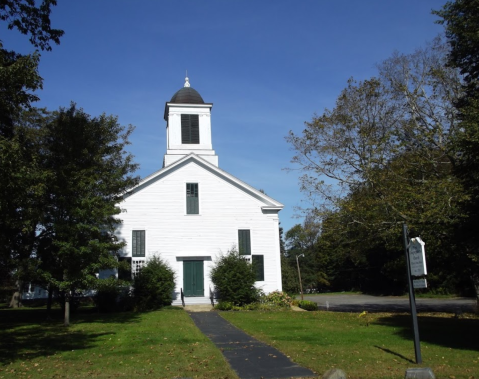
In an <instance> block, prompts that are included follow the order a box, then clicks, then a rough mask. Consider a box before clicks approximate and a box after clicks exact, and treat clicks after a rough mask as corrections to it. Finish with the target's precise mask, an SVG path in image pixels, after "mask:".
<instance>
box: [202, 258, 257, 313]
mask: <svg viewBox="0 0 479 379" xmlns="http://www.w3.org/2000/svg"><path fill="white" fill-rule="evenodd" d="M211 280H212V282H213V284H214V285H215V288H216V291H217V293H218V298H219V300H220V301H221V302H225V301H227V302H231V303H233V305H238V306H242V305H244V304H250V303H253V302H255V301H256V300H257V299H258V296H257V290H256V288H255V287H254V283H255V281H256V273H255V271H254V267H253V265H252V264H250V263H249V262H248V261H247V260H246V259H244V257H243V256H241V255H239V253H238V252H237V251H236V250H235V249H232V250H230V251H229V252H228V253H227V254H226V255H222V256H221V257H220V258H219V260H218V261H217V262H216V263H215V265H214V266H213V268H212V270H211Z"/></svg>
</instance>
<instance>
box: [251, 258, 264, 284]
mask: <svg viewBox="0 0 479 379" xmlns="http://www.w3.org/2000/svg"><path fill="white" fill-rule="evenodd" d="M251 259H252V263H253V268H254V270H255V272H256V281H257V282H260V281H263V280H264V255H253V256H252V257H251Z"/></svg>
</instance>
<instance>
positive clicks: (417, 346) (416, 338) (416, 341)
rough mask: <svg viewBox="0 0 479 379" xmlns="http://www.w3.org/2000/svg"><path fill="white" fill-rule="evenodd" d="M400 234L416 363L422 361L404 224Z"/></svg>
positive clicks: (407, 241)
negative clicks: (402, 242)
mask: <svg viewBox="0 0 479 379" xmlns="http://www.w3.org/2000/svg"><path fill="white" fill-rule="evenodd" d="M402 234H403V241H404V252H405V253H406V266H407V284H408V288H409V306H410V308H411V317H412V327H413V330H414V351H415V354H416V363H417V364H419V363H422V357H421V343H420V342H419V327H418V324H417V312H416V298H415V296H414V288H413V285H412V277H411V266H410V264H409V248H408V245H409V237H408V233H407V226H406V224H403V225H402Z"/></svg>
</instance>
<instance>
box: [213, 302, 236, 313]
mask: <svg viewBox="0 0 479 379" xmlns="http://www.w3.org/2000/svg"><path fill="white" fill-rule="evenodd" d="M215 309H217V310H219V311H230V310H232V309H233V303H230V302H229V301H220V302H219V303H218V304H216V305H215Z"/></svg>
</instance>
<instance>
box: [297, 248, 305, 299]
mask: <svg viewBox="0 0 479 379" xmlns="http://www.w3.org/2000/svg"><path fill="white" fill-rule="evenodd" d="M298 257H304V254H300V255H296V265H297V266H298V276H299V288H300V290H301V300H304V296H303V283H302V281H301V270H300V269H299V259H298Z"/></svg>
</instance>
